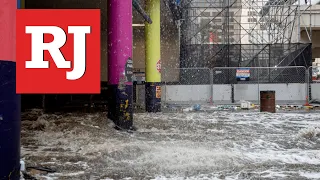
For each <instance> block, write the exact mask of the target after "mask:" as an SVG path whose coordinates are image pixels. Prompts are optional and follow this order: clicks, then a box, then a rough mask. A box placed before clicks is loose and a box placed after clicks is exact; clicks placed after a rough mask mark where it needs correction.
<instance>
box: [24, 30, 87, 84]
mask: <svg viewBox="0 0 320 180" xmlns="http://www.w3.org/2000/svg"><path fill="white" fill-rule="evenodd" d="M25 30H26V31H25V32H26V33H27V34H31V61H27V62H26V68H49V62H48V61H45V60H44V57H43V51H44V50H47V51H48V52H49V53H50V55H51V57H52V59H53V61H54V63H55V64H56V65H57V67H58V68H71V61H66V59H65V58H64V56H63V54H62V53H61V51H60V48H61V47H62V46H64V45H65V43H66V41H67V35H66V33H65V32H64V30H63V29H61V28H60V27H57V26H26V29H25ZM68 33H69V34H73V35H74V50H73V53H74V60H73V70H72V71H70V72H67V74H66V78H67V79H68V80H77V79H79V78H81V77H82V76H83V75H84V73H85V71H86V34H90V33H91V27H90V26H69V27H68ZM44 34H51V35H52V36H53V38H54V39H53V41H52V42H49V43H44V42H43V40H44V39H43V37H44Z"/></svg>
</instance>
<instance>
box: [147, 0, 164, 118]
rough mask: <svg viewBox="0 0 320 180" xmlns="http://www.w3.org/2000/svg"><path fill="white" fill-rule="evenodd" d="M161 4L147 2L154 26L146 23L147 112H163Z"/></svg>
mask: <svg viewBox="0 0 320 180" xmlns="http://www.w3.org/2000/svg"><path fill="white" fill-rule="evenodd" d="M160 2H161V0H146V12H147V14H149V16H150V18H151V19H152V24H148V23H146V26H145V44H146V111H147V112H160V111H161V86H160V83H161V72H160V71H161V70H160V69H161V57H160Z"/></svg>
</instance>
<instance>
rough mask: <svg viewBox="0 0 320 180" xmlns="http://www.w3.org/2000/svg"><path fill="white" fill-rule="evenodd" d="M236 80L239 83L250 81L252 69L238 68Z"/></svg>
mask: <svg viewBox="0 0 320 180" xmlns="http://www.w3.org/2000/svg"><path fill="white" fill-rule="evenodd" d="M236 78H237V80H238V81H248V80H249V79H250V69H249V68H238V69H237V72H236Z"/></svg>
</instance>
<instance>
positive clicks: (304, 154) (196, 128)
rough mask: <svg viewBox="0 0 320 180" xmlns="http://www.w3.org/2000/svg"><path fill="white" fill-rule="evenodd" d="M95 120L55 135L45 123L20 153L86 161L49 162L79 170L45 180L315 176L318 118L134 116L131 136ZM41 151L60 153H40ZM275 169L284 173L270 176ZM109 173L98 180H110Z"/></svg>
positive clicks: (318, 155) (318, 162)
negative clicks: (33, 145) (93, 174)
mask: <svg viewBox="0 0 320 180" xmlns="http://www.w3.org/2000/svg"><path fill="white" fill-rule="evenodd" d="M96 117H97V116H95V115H91V116H84V117H76V118H73V119H72V123H71V124H72V126H70V127H68V128H69V129H67V130H59V129H58V128H59V127H60V126H59V127H58V126H55V125H54V124H51V122H50V121H51V120H50V121H48V123H49V124H48V126H47V127H49V129H48V130H46V131H39V132H37V133H35V135H34V138H35V139H37V141H38V143H39V144H40V145H41V146H40V147H39V148H38V149H37V150H35V151H30V150H29V149H28V148H26V147H23V148H22V151H23V153H25V154H28V155H30V154H31V155H33V156H39V157H41V156H43V155H44V154H45V156H53V157H59V156H72V155H74V156H81V157H84V158H85V159H84V160H79V161H76V162H75V163H70V161H68V160H66V161H64V162H63V161H62V160H60V161H59V162H56V164H55V165H59V166H63V165H64V164H65V165H70V166H71V165H76V166H77V167H78V168H80V169H82V170H81V171H76V172H63V173H60V172H59V173H54V174H51V175H50V176H49V177H51V178H54V177H61V176H66V177H72V176H74V177H77V176H79V175H85V174H87V173H91V172H92V171H97V173H101V172H106V173H110V174H111V175H112V174H115V173H117V174H121V173H126V172H132V174H131V175H132V176H130V174H129V175H127V174H125V175H126V177H132V178H133V179H135V175H138V174H139V173H141V174H148V175H150V176H152V177H153V178H155V179H159V180H161V179H190V180H191V179H246V177H247V176H248V178H250V176H255V177H264V178H275V179H281V178H286V177H290V176H291V174H292V173H297V170H299V169H292V168H293V167H295V166H298V165H299V166H303V167H304V169H303V170H304V171H303V172H302V171H301V172H300V176H303V177H306V178H313V177H317V175H319V174H317V173H316V172H314V171H315V168H316V167H319V166H318V165H320V153H319V145H318V144H319V141H320V140H319V136H318V135H319V117H320V114H319V113H311V114H306V113H304V114H303V113H301V114H299V113H276V114H271V113H257V112H254V113H243V112H212V113H211V112H210V113H208V112H197V113H194V112H191V113H190V112H188V113H156V114H151V113H150V114H149V113H140V114H135V116H134V117H135V121H134V122H135V124H136V126H137V127H138V131H137V132H135V133H133V134H126V133H121V132H117V131H115V130H114V129H113V128H111V127H109V126H111V125H110V123H109V125H106V126H107V127H103V123H107V122H106V121H101V122H99V123H100V124H99V123H93V122H95V120H94V119H95V118H96ZM42 120H43V119H42ZM65 121H66V122H68V121H69V120H68V119H66V120H65ZM70 121H71V120H70ZM78 125H79V126H78ZM61 127H62V126H61ZM63 127H64V126H63ZM97 127H98V128H97ZM81 128H83V129H81ZM47 147H59V148H62V149H64V150H66V152H44V151H43V150H44V149H45V148H47ZM86 161H87V162H86ZM52 162H55V161H52V160H50V161H49V160H48V161H47V162H43V163H44V164H45V165H52ZM99 163H101V164H99ZM290 165H293V166H290ZM97 167H99V168H100V169H95V168H97ZM257 167H259V168H261V169H257ZM279 167H285V168H287V169H286V170H278V171H277V170H275V169H277V168H279ZM89 168H90V169H89ZM104 168H105V169H104ZM78 170H79V169H78ZM89 171H90V172H89ZM307 171H310V172H311V173H309V174H308V173H307ZM247 173H249V175H248V174H247ZM250 173H251V174H254V175H250ZM110 174H109V175H110ZM109 175H107V176H104V177H109V178H112V177H111V176H109ZM116 179H118V178H116ZM151 179H152V178H151Z"/></svg>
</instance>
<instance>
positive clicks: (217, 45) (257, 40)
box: [169, 0, 312, 75]
mask: <svg viewBox="0 0 320 180" xmlns="http://www.w3.org/2000/svg"><path fill="white" fill-rule="evenodd" d="M177 2H178V1H176V2H173V1H172V2H171V3H170V4H169V6H170V8H171V11H172V12H173V15H174V17H175V18H176V20H177V21H176V22H177V24H178V26H179V28H180V67H181V68H195V67H202V68H203V67H206V68H214V67H277V66H282V67H283V66H305V67H309V66H311V64H312V55H311V50H312V49H311V32H312V30H311V22H310V24H309V25H310V27H308V23H309V22H303V23H304V26H303V27H305V31H306V33H307V34H308V37H309V42H304V43H301V42H300V36H301V35H300V33H301V27H302V26H301V23H302V22H301V18H300V17H301V15H302V14H304V15H308V14H309V15H310V16H311V8H310V7H311V1H310V0H298V1H296V0H183V1H179V3H177ZM308 11H310V12H308ZM310 19H311V18H310ZM181 74H182V75H183V74H184V73H183V72H182V73H181Z"/></svg>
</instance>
